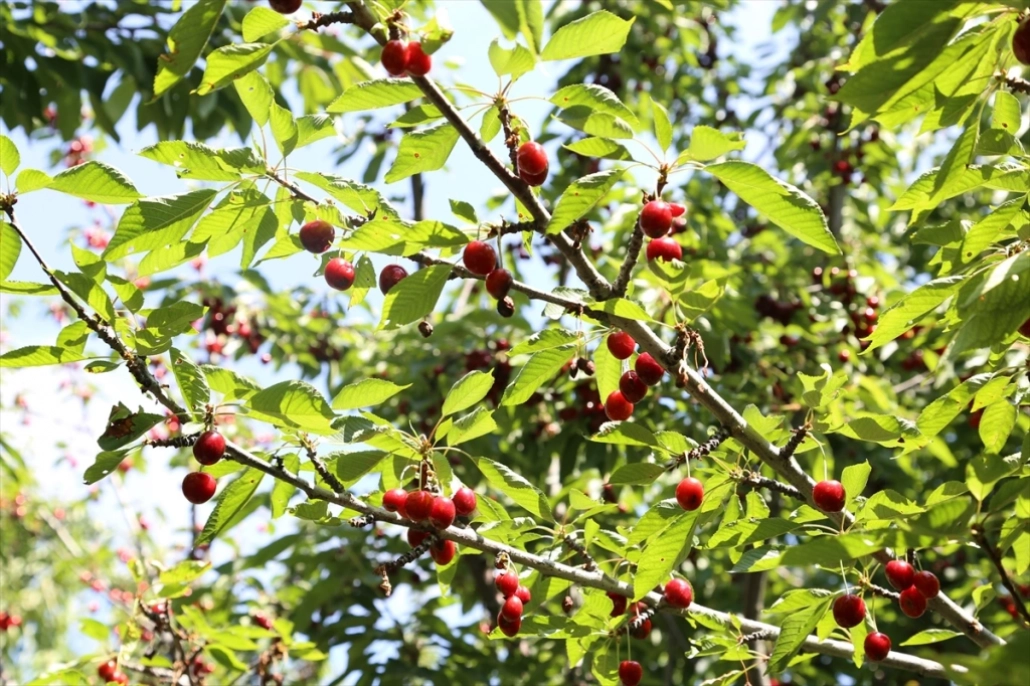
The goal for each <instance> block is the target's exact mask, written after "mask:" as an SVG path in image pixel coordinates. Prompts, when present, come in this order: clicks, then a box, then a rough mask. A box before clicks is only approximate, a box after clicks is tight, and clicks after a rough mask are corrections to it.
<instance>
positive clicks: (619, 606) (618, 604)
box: [608, 591, 626, 617]
mask: <svg viewBox="0 0 1030 686" xmlns="http://www.w3.org/2000/svg"><path fill="white" fill-rule="evenodd" d="M608 597H609V598H610V599H611V601H612V614H611V616H612V617H618V616H619V615H623V614H626V596H624V595H619V594H618V593H612V592H611V591H608Z"/></svg>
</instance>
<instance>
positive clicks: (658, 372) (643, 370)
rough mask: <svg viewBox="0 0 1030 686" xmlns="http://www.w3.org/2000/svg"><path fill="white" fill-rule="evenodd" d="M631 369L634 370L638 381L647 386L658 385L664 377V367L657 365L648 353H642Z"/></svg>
mask: <svg viewBox="0 0 1030 686" xmlns="http://www.w3.org/2000/svg"><path fill="white" fill-rule="evenodd" d="M633 368H634V369H635V370H636V372H637V376H639V377H640V380H641V381H643V382H644V383H646V384H647V385H648V386H656V385H658V384H659V383H660V382H661V380H662V377H663V376H665V367H663V366H662V365H660V364H658V362H657V360H655V359H654V358H653V357H651V354H650V353H642V354H641V355H640V356H639V357H638V358H637V363H636V364H635V365H634V367H633Z"/></svg>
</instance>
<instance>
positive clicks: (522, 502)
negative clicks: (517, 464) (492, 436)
mask: <svg viewBox="0 0 1030 686" xmlns="http://www.w3.org/2000/svg"><path fill="white" fill-rule="evenodd" d="M475 463H476V466H477V467H479V471H481V472H482V473H483V476H485V477H486V480H487V481H489V482H490V485H491V486H493V487H494V488H496V489H497V490H498V491H500V492H501V493H503V494H504V495H506V496H508V497H509V498H511V499H512V500H513V501H514V502H515V503H516V504H518V505H519V506H521V507H522V508H524V509H526V510H528V511H529V512H531V513H532V514H533V515H535V516H536V517H539V518H540V519H546V520H547V521H549V522H553V521H554V515H553V514H551V506H550V504H548V502H547V498H546V497H545V496H544V494H543V493H542V492H541V491H540V490H539V489H538V488H537V487H536V486H534V485H533V484H531V483H529V482H528V481H526V479H524V478H523V477H522V476H520V475H519V474H516V473H515V472H513V471H512V470H511V469H509V468H508V467H507V466H505V465H503V464H501V463H500V462H494V461H493V460H489V459H487V458H485V457H480V458H478V459H476V460H475Z"/></svg>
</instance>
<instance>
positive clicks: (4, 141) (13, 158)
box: [0, 134, 21, 177]
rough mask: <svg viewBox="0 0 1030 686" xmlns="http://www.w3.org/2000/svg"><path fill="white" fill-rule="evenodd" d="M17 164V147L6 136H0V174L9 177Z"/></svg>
mask: <svg viewBox="0 0 1030 686" xmlns="http://www.w3.org/2000/svg"><path fill="white" fill-rule="evenodd" d="M19 164H21V154H20V153H19V152H18V146H16V145H15V144H14V141H12V140H11V139H10V138H8V137H7V136H5V135H3V134H0V172H3V174H4V176H7V177H10V176H11V175H12V174H14V170H15V169H17V168H18V165H19Z"/></svg>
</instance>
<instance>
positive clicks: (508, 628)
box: [497, 614, 522, 638]
mask: <svg viewBox="0 0 1030 686" xmlns="http://www.w3.org/2000/svg"><path fill="white" fill-rule="evenodd" d="M497 626H498V627H499V628H500V630H501V633H502V634H504V635H505V636H507V637H508V638H513V637H515V636H516V635H517V634H518V633H519V629H521V628H522V617H519V618H517V619H514V620H512V619H507V618H506V617H505V616H504V615H502V614H498V615H497Z"/></svg>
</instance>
